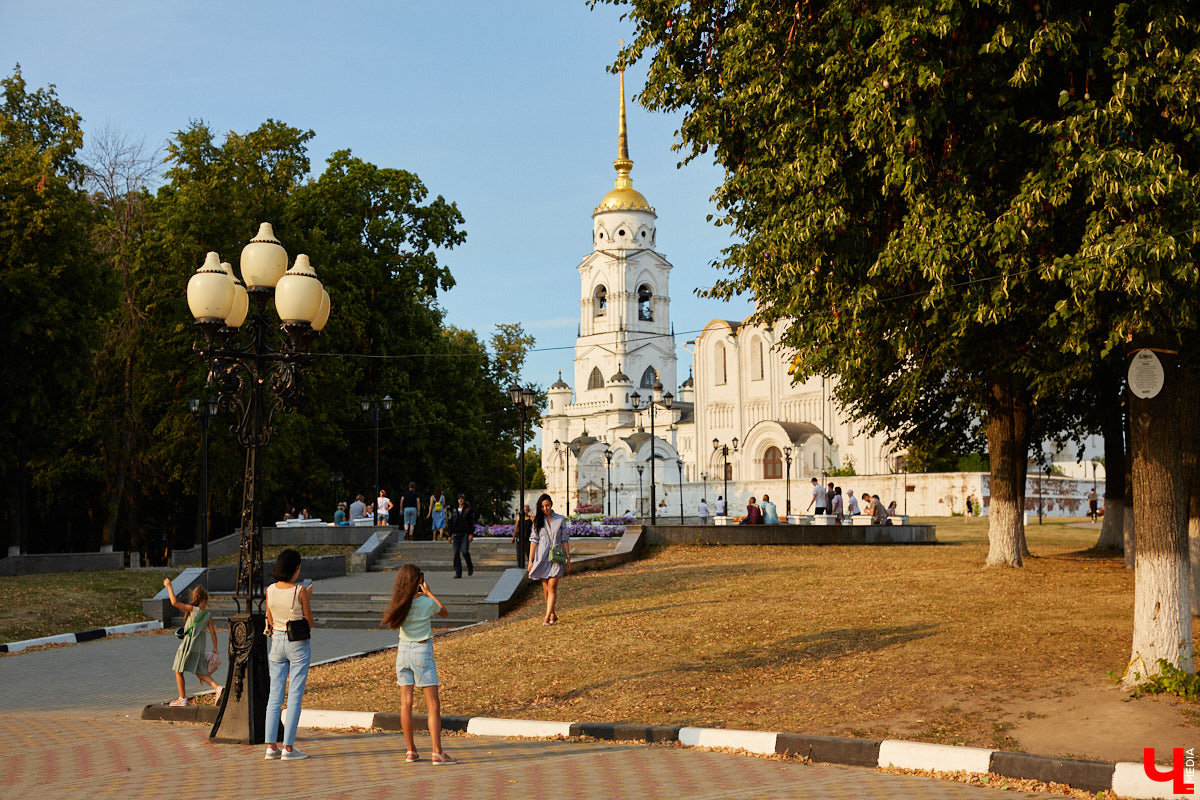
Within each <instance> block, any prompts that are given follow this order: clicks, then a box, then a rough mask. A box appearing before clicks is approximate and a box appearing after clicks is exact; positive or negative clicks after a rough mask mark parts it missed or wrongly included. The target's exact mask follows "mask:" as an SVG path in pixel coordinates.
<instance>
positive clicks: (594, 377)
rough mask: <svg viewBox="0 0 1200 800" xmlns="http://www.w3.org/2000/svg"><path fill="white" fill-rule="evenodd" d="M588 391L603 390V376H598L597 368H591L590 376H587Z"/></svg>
mask: <svg viewBox="0 0 1200 800" xmlns="http://www.w3.org/2000/svg"><path fill="white" fill-rule="evenodd" d="M588 388H589V389H603V388H604V376H603V375H601V374H600V368H599V367H592V374H591V375H589V376H588Z"/></svg>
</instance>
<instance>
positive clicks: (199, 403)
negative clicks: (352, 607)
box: [188, 397, 1096, 569]
mask: <svg viewBox="0 0 1200 800" xmlns="http://www.w3.org/2000/svg"><path fill="white" fill-rule="evenodd" d="M188 408H189V409H190V410H191V412H192V414H193V415H194V416H195V417H196V419H198V420H199V421H200V491H199V499H198V502H197V504H196V538H198V539H199V540H200V566H201V567H203V568H204V569H208V423H209V421H210V420H211V419H212V418H213V417H215V416H216V415H217V411H218V407H217V398H215V397H210V398H208V400H207V401H204V400H201V399H200V398H199V397H193V398H191V399H190V400H188ZM1095 474H1096V471H1095V468H1093V469H1092V475H1093V477H1094V476H1095Z"/></svg>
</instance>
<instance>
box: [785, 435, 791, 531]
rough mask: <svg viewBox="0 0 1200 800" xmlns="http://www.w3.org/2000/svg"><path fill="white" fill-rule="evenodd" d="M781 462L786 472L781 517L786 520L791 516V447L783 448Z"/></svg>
mask: <svg viewBox="0 0 1200 800" xmlns="http://www.w3.org/2000/svg"><path fill="white" fill-rule="evenodd" d="M783 460H784V462H785V463H786V464H787V472H785V473H784V474H785V475H786V476H787V478H786V481H785V483H786V486H787V501H786V503H785V505H784V512H783V516H784V519H788V518H790V517H791V516H792V446H791V445H790V444H789V445H787V446H786V447H784V448H783Z"/></svg>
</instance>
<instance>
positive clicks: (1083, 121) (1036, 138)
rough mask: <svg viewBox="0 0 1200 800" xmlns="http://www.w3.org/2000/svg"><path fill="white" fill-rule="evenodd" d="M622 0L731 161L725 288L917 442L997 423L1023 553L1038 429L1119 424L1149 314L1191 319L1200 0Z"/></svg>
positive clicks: (1009, 537)
mask: <svg viewBox="0 0 1200 800" xmlns="http://www.w3.org/2000/svg"><path fill="white" fill-rule="evenodd" d="M612 2H613V3H614V4H617V5H624V6H627V8H628V15H629V17H630V18H631V19H632V20H633V22H634V23H635V25H636V26H637V31H638V33H637V37H636V39H635V40H634V41H633V42H632V43H631V44H630V45H629V46H628V47H627V48H626V49H625V51H624V52H623V53H622V56H621V58H622V61H624V62H628V61H632V60H636V59H639V58H646V59H649V62H650V63H649V77H648V81H647V85H646V88H645V90H644V91H643V92H642V94H641V96H640V99H641V101H642V103H643V104H645V105H646V106H648V107H650V108H653V109H663V110H682V111H683V112H684V117H683V121H682V123H681V126H680V131H679V143H678V146H679V148H680V149H681V150H682V152H683V154H684V160H685V161H687V160H690V159H694V158H696V157H698V156H700V155H701V154H705V153H707V154H710V155H711V156H712V157H713V158H715V160H716V161H717V163H718V164H720V165H721V166H722V167H723V168H724V169H725V180H724V182H723V183H722V184H721V185H720V186H719V187H717V189H716V193H715V200H716V202H717V204H718V206H719V209H720V213H719V214H718V215H717V217H716V219H715V220H714V221H715V223H716V224H717V225H723V226H730V227H732V229H733V231H734V232H735V233H736V234H737V237H738V241H737V242H736V243H735V244H733V245H731V246H730V247H729V248H728V249H727V250H725V251H724V253H723V254H722V258H721V259H720V261H719V265H720V266H721V267H722V268H724V269H726V270H727V271H728V272H729V273H730V274H729V277H727V278H725V279H723V280H721V281H720V282H718V283H717V284H716V286H715V287H714V288H713V290H712V292H711V293H712V294H713V295H715V296H718V297H727V296H730V295H732V294H734V293H738V292H749V293H751V294H753V296H754V297H755V299H756V301H757V303H758V309H759V314H758V316H759V318H760V319H762V320H763V321H765V322H773V321H775V320H778V319H786V320H788V322H789V326H788V329H787V333H786V336H785V343H786V344H787V345H789V346H791V347H793V348H795V350H796V351H797V354H798V355H797V358H796V363H795V371H796V373H797V375H798V376H801V377H802V376H805V375H808V374H812V373H822V374H827V375H837V376H838V378H839V386H840V388H839V390H838V397H839V399H840V400H841V401H842V402H843V403H844V404H845V405H847V406H848V407H849V408H851V409H852V410H853V411H855V412H856V413H858V414H859V415H860V416H861V417H863V418H864V419H865V420H867V421H868V422H869V423H871V424H873V425H874V427H875V428H876V429H877V430H888V431H891V432H893V433H894V435H895V436H896V437H897V439H898V440H899V442H900V443H901V444H907V443H912V442H917V441H921V440H922V439H924V440H928V439H930V438H935V439H936V438H941V439H942V440H945V441H950V442H951V443H952V444H953V447H952V449H957V450H959V451H962V450H965V449H969V448H970V446H971V445H972V441H971V438H972V431H973V430H978V431H980V432H982V433H985V434H986V437H987V441H988V450H989V460H990V465H991V470H992V484H991V485H992V491H993V496H992V506H991V519H990V523H991V535H992V540H993V551H992V553H991V554H990V555H989V562H991V563H1011V564H1020V562H1021V548H1022V547H1023V530H1022V527H1021V523H1020V514H1019V512H1020V510H1021V508H1022V507H1023V505H1024V496H1023V493H1024V485H1025V464H1026V459H1027V456H1028V452H1029V448H1030V443H1031V442H1038V441H1040V440H1042V439H1043V438H1062V437H1068V438H1069V437H1071V436H1073V435H1075V436H1077V435H1079V434H1081V433H1084V432H1090V431H1094V430H1097V429H1098V428H1099V427H1100V424H1101V423H1100V419H1099V415H1098V414H1094V413H1092V409H1091V407H1090V406H1091V405H1092V404H1091V401H1090V398H1091V397H1092V395H1090V394H1089V390H1090V388H1091V387H1090V386H1089V382H1091V381H1093V380H1094V377H1095V375H1096V374H1097V371H1098V370H1099V369H1100V367H1101V365H1102V363H1103V362H1105V361H1106V360H1107V361H1109V363H1110V366H1109V367H1108V372H1107V374H1108V375H1109V376H1110V378H1111V376H1113V375H1115V374H1117V370H1115V369H1113V367H1112V366H1111V359H1113V358H1116V359H1117V364H1118V365H1119V363H1120V358H1121V355H1120V354H1114V353H1113V350H1112V348H1113V347H1114V345H1115V344H1116V343H1118V342H1119V341H1121V339H1122V336H1124V335H1127V334H1128V332H1129V330H1130V329H1131V327H1136V326H1138V325H1140V324H1141V323H1142V322H1150V321H1151V320H1152V319H1153V320H1154V321H1153V322H1152V323H1151V324H1152V325H1153V326H1154V327H1155V328H1156V329H1157V327H1158V326H1159V323H1160V322H1162V323H1165V324H1166V326H1167V327H1168V328H1170V329H1171V330H1173V331H1183V330H1191V329H1193V328H1194V327H1195V320H1194V319H1193V318H1192V316H1191V315H1193V314H1194V313H1195V304H1194V303H1191V304H1188V303H1180V304H1176V303H1169V304H1168V305H1169V306H1172V310H1171V311H1169V312H1163V313H1161V314H1160V313H1159V312H1157V311H1155V310H1154V306H1155V305H1156V304H1155V303H1154V302H1153V300H1152V297H1153V295H1154V294H1155V292H1162V291H1164V290H1163V288H1162V287H1161V285H1160V282H1161V281H1162V279H1168V278H1169V279H1171V280H1172V281H1174V282H1175V284H1174V285H1175V286H1178V287H1179V288H1180V289H1181V291H1183V292H1185V293H1186V292H1189V291H1193V290H1194V288H1195V283H1196V277H1195V267H1194V253H1193V252H1192V250H1193V248H1194V242H1195V241H1196V240H1195V233H1194V231H1193V230H1192V228H1193V222H1192V220H1193V218H1194V212H1192V213H1189V209H1194V208H1195V204H1194V202H1193V201H1194V189H1193V187H1192V182H1193V181H1194V176H1192V175H1191V172H1190V165H1191V163H1192V155H1193V154H1192V153H1191V152H1190V150H1191V148H1192V147H1193V144H1192V142H1191V141H1190V139H1185V137H1184V135H1183V131H1184V130H1188V131H1189V133H1188V136H1190V130H1191V129H1190V128H1189V127H1188V126H1189V125H1190V121H1191V119H1192V115H1193V113H1194V110H1193V109H1194V103H1195V99H1194V96H1193V93H1192V89H1193V88H1194V87H1195V86H1196V85H1197V84H1196V78H1197V77H1198V75H1197V72H1196V70H1197V62H1196V59H1195V43H1194V41H1193V40H1194V36H1195V20H1194V18H1192V17H1190V16H1188V9H1187V7H1186V4H1184V3H1180V2H1175V3H1171V2H1167V3H1123V4H1120V5H1117V6H1115V7H1113V8H1105V9H1098V8H1096V6H1095V4H1094V3H1086V2H1063V3H1054V4H1031V3H1018V2H1011V0H944V1H943V2H936V3H935V2H928V3H911V2H862V0H827V1H826V2H818V1H817V0H811V1H806V2H799V3H794V2H781V1H778V0H742V1H741V2H716V3H695V2H666V3H663V2H655V1H653V0H612ZM1164 66H1165V67H1168V69H1167V70H1166V71H1165V72H1164V70H1163V67H1164ZM1156 70H1157V72H1156ZM1184 106H1186V107H1188V109H1189V110H1188V111H1186V112H1184V113H1177V111H1176V109H1178V108H1180V107H1184ZM1134 209H1136V213H1137V214H1139V215H1144V219H1143V218H1139V219H1132V218H1131V215H1130V212H1131V211H1132V210H1134ZM1149 222H1153V224H1147V223H1149ZM1144 255H1150V258H1148V259H1146V258H1144V257H1143V256H1144ZM1118 262H1119V263H1120V264H1121V265H1123V267H1124V269H1122V270H1116V269H1112V268H1111V267H1113V266H1115V265H1116V264H1117V263H1118ZM1122 287H1125V288H1128V289H1129V290H1130V291H1131V292H1133V293H1134V296H1133V297H1132V298H1131V300H1132V302H1131V303H1129V304H1123V303H1117V304H1115V305H1114V303H1113V302H1112V301H1113V299H1114V294H1115V293H1116V292H1119V291H1120V290H1121V289H1122ZM1181 305H1186V306H1188V310H1182V309H1180V308H1179V306H1181ZM1156 315H1157V316H1156ZM1172 315H1173V316H1172ZM976 426H980V427H976ZM956 436H957V437H960V438H959V440H958V441H957V442H955V439H954V437H956ZM962 437H965V438H962Z"/></svg>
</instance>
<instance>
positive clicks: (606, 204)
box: [593, 189, 654, 213]
mask: <svg viewBox="0 0 1200 800" xmlns="http://www.w3.org/2000/svg"><path fill="white" fill-rule="evenodd" d="M630 208H631V209H634V210H635V211H653V210H654V209H653V208H652V207H651V206H650V203H649V201H648V200H646V198H645V197H643V196H642V193H641V192H639V191H638V190H637V189H611V190H609V192H608V194H606V195H604V197H603V198H601V199H600V205H598V206H596V210H595V211H594V212H593V213H599V212H601V211H621V210H624V209H630Z"/></svg>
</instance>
